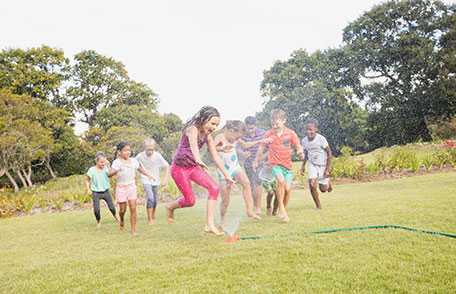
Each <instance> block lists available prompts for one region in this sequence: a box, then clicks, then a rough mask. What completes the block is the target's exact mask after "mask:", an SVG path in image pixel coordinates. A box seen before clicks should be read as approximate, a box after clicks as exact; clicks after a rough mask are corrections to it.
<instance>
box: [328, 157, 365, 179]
mask: <svg viewBox="0 0 456 294" xmlns="http://www.w3.org/2000/svg"><path fill="white" fill-rule="evenodd" d="M365 169H366V165H365V164H364V162H363V161H362V160H360V161H358V160H355V159H354V158H353V157H345V156H341V157H339V158H336V159H334V160H333V166H332V171H331V172H332V175H333V177H335V178H351V179H356V180H360V179H362V178H363V176H364V174H365Z"/></svg>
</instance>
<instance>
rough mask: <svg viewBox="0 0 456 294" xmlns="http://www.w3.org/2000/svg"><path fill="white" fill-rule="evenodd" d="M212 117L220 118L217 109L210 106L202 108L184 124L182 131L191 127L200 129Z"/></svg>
mask: <svg viewBox="0 0 456 294" xmlns="http://www.w3.org/2000/svg"><path fill="white" fill-rule="evenodd" d="M213 117H220V113H219V111H218V110H217V108H215V107H212V106H204V107H202V108H201V109H200V110H199V111H198V112H197V113H196V114H195V115H194V116H193V117H192V118H191V119H190V120H189V121H187V122H186V123H185V125H184V128H183V129H182V131H184V132H185V130H186V129H187V128H188V127H190V126H193V125H194V126H196V127H197V128H200V127H201V126H203V125H204V124H205V123H207V122H208V121H209V120H211V118H213Z"/></svg>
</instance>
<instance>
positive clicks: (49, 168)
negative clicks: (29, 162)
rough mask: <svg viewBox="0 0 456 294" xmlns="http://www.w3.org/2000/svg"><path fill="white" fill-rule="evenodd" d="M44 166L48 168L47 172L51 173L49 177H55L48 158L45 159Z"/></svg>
mask: <svg viewBox="0 0 456 294" xmlns="http://www.w3.org/2000/svg"><path fill="white" fill-rule="evenodd" d="M46 167H47V169H48V170H49V173H50V174H51V177H52V178H53V179H55V178H57V176H56V175H55V172H54V170H53V169H52V166H51V163H50V162H49V160H46Z"/></svg>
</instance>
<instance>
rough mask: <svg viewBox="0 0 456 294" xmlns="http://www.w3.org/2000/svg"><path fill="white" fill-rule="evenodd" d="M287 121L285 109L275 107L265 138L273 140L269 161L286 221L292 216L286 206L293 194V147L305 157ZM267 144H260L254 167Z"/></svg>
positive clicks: (282, 215)
mask: <svg viewBox="0 0 456 294" xmlns="http://www.w3.org/2000/svg"><path fill="white" fill-rule="evenodd" d="M286 121H287V117H286V113H285V112H284V111H283V110H279V109H275V110H273V111H272V113H271V125H272V129H271V130H269V131H267V132H266V134H265V138H268V139H270V140H271V143H269V154H268V163H269V165H271V166H272V175H273V176H274V178H275V181H276V184H277V197H278V202H279V212H280V213H279V217H280V218H281V219H282V220H283V221H284V222H289V221H290V218H289V217H288V213H287V210H286V207H287V205H288V201H289V200H290V195H291V184H292V181H293V173H292V171H291V169H292V161H291V153H292V151H293V149H292V147H294V148H295V149H296V153H297V154H298V156H299V158H301V159H303V151H302V147H301V144H300V143H299V138H298V136H297V135H296V133H295V132H294V131H293V130H290V129H289V128H287V127H286V126H285V123H286ZM264 148H265V146H264V144H261V145H260V148H259V149H258V152H257V156H256V158H255V161H254V163H253V167H254V168H255V169H256V168H258V163H259V161H260V159H261V156H262V154H263V150H264Z"/></svg>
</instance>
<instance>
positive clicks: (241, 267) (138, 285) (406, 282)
mask: <svg viewBox="0 0 456 294" xmlns="http://www.w3.org/2000/svg"><path fill="white" fill-rule="evenodd" d="M455 195H456V173H454V172H452V173H439V174H432V175H426V176H417V177H411V178H403V179H399V180H391V181H384V182H373V183H362V184H347V185H339V186H337V187H336V190H335V192H333V193H332V194H329V195H325V196H323V198H322V199H323V200H322V201H323V210H322V211H317V210H315V209H314V208H313V203H312V202H311V200H310V196H309V194H308V192H307V191H303V190H297V191H295V192H294V194H293V198H292V201H291V203H290V217H291V222H290V223H289V224H287V225H285V224H281V223H279V222H278V221H277V220H276V219H275V218H271V217H265V218H264V219H263V220H262V221H260V222H255V221H250V220H246V219H244V218H242V219H241V225H240V228H239V234H240V235H260V236H263V237H264V238H263V239H260V240H255V241H240V242H238V243H236V244H225V243H224V242H223V238H221V237H215V236H208V235H205V234H204V233H202V228H203V224H204V214H205V207H204V201H202V200H200V201H199V202H198V205H197V206H196V207H194V208H191V209H185V210H181V211H178V212H177V213H176V223H175V224H174V225H167V224H165V221H164V217H165V216H164V211H163V208H162V207H159V214H158V224H157V225H155V226H147V225H146V221H145V215H144V210H143V209H140V215H139V220H140V222H139V232H140V235H139V236H138V237H136V238H132V237H130V235H129V234H128V233H126V232H120V231H119V230H118V229H117V227H116V226H115V224H114V222H113V221H112V219H111V218H110V217H109V215H108V212H107V209H105V208H103V209H102V210H103V216H102V217H103V221H104V224H103V226H102V228H101V229H99V230H97V229H96V228H95V224H94V219H93V216H92V213H91V211H89V210H83V211H72V212H65V213H56V214H38V215H33V216H27V217H22V218H9V219H2V220H0V232H1V233H0V252H1V253H2V254H1V258H0V292H3V293H17V292H21V293H23V292H26V293H29V292H32V293H38V292H40V293H41V292H58V293H62V292H80V293H86V292H97V293H113V292H114V293H117V292H145V291H147V292H167V293H169V292H170V293H189V292H193V293H217V292H221V293H230V292H232V293H239V292H242V293H278V292H280V293H284V292H296V293H305V292H321V293H327V292H364V293H371V292H375V293H378V292H411V293H413V292H419V293H423V292H437V293H449V292H452V291H454V289H456V279H455V278H454V277H455V276H454V273H455V271H456V240H454V239H450V238H444V237H435V236H429V235H424V234H416V233H411V232H403V231H396V230H386V231H372V232H347V233H338V234H328V235H310V234H306V233H305V232H308V231H311V230H317V229H322V228H332V227H351V226H360V225H374V224H399V225H404V226H411V227H416V228H423V229H430V230H439V231H447V232H455V231H456V228H455V226H454V224H455V223H456V197H454V196H455ZM234 198H235V201H234V203H233V206H232V207H231V208H232V209H231V212H230V215H231V219H235V218H236V217H237V216H239V215H242V209H243V206H242V204H241V201H240V197H239V196H238V195H236V196H235V197H234ZM451 289H453V290H451Z"/></svg>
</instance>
